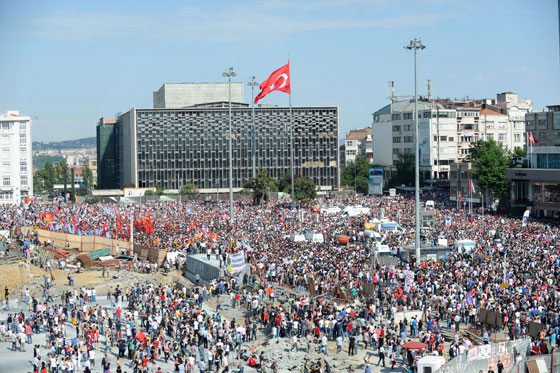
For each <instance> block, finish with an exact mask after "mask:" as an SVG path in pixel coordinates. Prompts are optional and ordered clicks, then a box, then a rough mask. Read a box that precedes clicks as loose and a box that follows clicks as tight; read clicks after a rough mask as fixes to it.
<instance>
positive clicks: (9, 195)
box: [2, 192, 12, 199]
mask: <svg viewBox="0 0 560 373" xmlns="http://www.w3.org/2000/svg"><path fill="white" fill-rule="evenodd" d="M2 199H12V192H2Z"/></svg>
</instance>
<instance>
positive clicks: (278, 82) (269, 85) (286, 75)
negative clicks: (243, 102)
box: [255, 62, 292, 104]
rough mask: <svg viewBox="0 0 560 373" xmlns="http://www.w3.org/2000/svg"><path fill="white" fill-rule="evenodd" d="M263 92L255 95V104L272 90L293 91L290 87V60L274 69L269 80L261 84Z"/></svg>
mask: <svg viewBox="0 0 560 373" xmlns="http://www.w3.org/2000/svg"><path fill="white" fill-rule="evenodd" d="M259 88H260V89H261V92H260V93H259V94H258V95H257V97H255V104H256V103H257V102H259V100H260V99H261V98H263V97H264V96H266V95H267V94H269V93H270V92H272V91H282V92H286V93H292V90H291V89H290V62H288V63H287V64H286V65H284V66H282V67H281V68H279V69H278V70H276V71H274V72H273V73H272V74H270V76H269V77H268V79H267V80H265V81H264V82H262V83H261V85H260V86H259Z"/></svg>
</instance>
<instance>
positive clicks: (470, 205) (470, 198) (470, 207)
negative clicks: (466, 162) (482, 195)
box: [469, 179, 472, 214]
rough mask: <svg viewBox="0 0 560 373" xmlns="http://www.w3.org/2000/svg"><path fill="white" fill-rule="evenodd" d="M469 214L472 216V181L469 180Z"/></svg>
mask: <svg viewBox="0 0 560 373" xmlns="http://www.w3.org/2000/svg"><path fill="white" fill-rule="evenodd" d="M469 214H472V180H471V179H469Z"/></svg>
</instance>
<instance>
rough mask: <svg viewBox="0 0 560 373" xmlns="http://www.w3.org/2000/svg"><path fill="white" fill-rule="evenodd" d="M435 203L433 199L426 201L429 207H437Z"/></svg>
mask: <svg viewBox="0 0 560 373" xmlns="http://www.w3.org/2000/svg"><path fill="white" fill-rule="evenodd" d="M435 205H436V204H435V203H434V201H432V200H429V201H426V208H428V207H430V208H435V207H436V206H435Z"/></svg>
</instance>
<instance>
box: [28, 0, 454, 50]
mask: <svg viewBox="0 0 560 373" xmlns="http://www.w3.org/2000/svg"><path fill="white" fill-rule="evenodd" d="M390 4H391V2H389V1H388V0H376V1H366V0H321V1H304V2H294V1H287V2H286V1H285V2H282V1H262V2H252V1H249V2H246V3H241V5H234V3H232V5H229V6H225V7H222V8H220V9H205V8H201V7H195V6H187V7H183V8H180V9H176V10H173V11H169V12H152V13H149V14H139V13H132V12H126V13H111V12H75V11H57V12H52V13H50V14H48V15H47V16H44V17H39V18H32V19H28V20H27V22H28V25H29V26H30V27H29V30H30V31H29V32H31V33H33V34H34V35H35V36H38V37H41V38H45V39H50V40H57V41H85V42H88V41H103V40H106V39H131V38H132V39H134V38H138V39H142V40H146V41H154V42H171V43H232V42H233V43H247V42H252V43H254V42H256V43H259V42H277V41H282V40H286V39H288V38H289V37H290V36H292V35H295V34H298V33H301V32H308V31H321V30H341V29H356V28H363V29H374V28H411V29H415V28H422V27H429V26H432V25H434V24H435V23H437V22H438V21H440V20H441V19H443V18H449V17H450V15H449V14H447V15H444V14H439V13H427V12H421V13H419V12H415V11H414V10H412V9H411V10H410V14H406V13H405V14H401V9H399V12H395V14H398V15H393V14H391V12H385V13H386V14H383V13H382V12H378V11H375V10H376V9H377V10H382V9H384V8H386V7H388V6H390ZM366 9H367V11H366Z"/></svg>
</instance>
